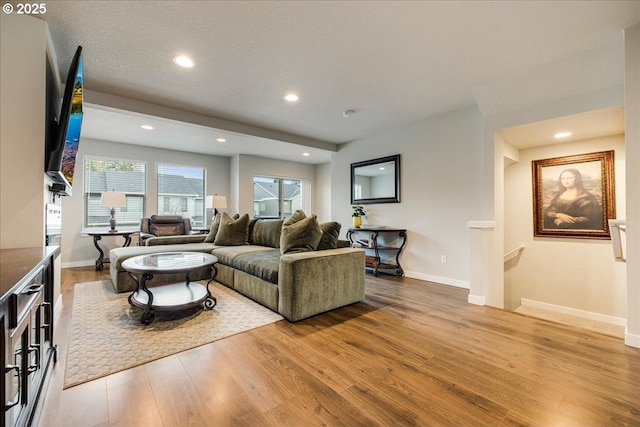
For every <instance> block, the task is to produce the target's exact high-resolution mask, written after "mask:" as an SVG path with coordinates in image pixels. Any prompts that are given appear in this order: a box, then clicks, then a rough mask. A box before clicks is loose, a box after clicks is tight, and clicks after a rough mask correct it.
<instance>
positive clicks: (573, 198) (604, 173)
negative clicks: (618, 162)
mask: <svg viewBox="0 0 640 427" xmlns="http://www.w3.org/2000/svg"><path fill="white" fill-rule="evenodd" d="M531 166H532V173H533V218H534V220H533V222H534V236H535V237H570V238H580V239H610V238H611V234H610V232H609V223H608V220H609V219H614V218H615V217H616V208H615V191H614V172H613V150H611V151H600V152H597V153H589V154H579V155H573V156H564V157H556V158H552V159H544V160H534V161H532V162H531Z"/></svg>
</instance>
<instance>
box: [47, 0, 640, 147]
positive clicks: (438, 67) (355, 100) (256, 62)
mask: <svg viewBox="0 0 640 427" xmlns="http://www.w3.org/2000/svg"><path fill="white" fill-rule="evenodd" d="M42 19H45V20H46V21H47V22H48V25H49V29H50V32H51V35H52V39H53V43H54V46H55V48H56V52H57V59H58V63H59V67H60V70H61V73H63V74H64V73H66V69H67V67H68V64H69V62H70V61H71V56H72V54H73V52H74V50H75V47H76V46H77V45H82V46H83V47H84V55H85V56H84V73H85V85H86V87H87V88H88V89H89V90H92V91H95V92H99V93H105V94H110V95H117V96H119V97H125V98H130V99H135V100H138V101H144V102H146V103H152V104H156V105H161V106H168V107H171V108H173V109H176V110H182V111H188V112H193V113H197V114H199V115H203V116H207V117H214V118H218V119H225V120H228V121H233V122H240V123H244V124H248V125H251V126H255V127H256V128H258V129H268V130H274V131H278V132H281V133H284V134H289V135H295V136H301V137H305V138H309V139H312V140H316V141H324V142H330V143H333V144H340V143H344V142H348V141H351V140H354V139H358V138H362V137H366V136H369V135H372V134H375V133H376V132H379V131H381V130H383V129H388V128H392V127H395V126H399V125H402V124H405V123H410V122H413V121H416V120H420V119H423V118H426V117H429V116H432V115H436V114H439V113H443V112H447V111H451V110H454V109H457V108H461V107H464V106H469V105H473V104H474V103H477V105H478V107H479V108H480V110H481V112H482V113H483V114H485V115H489V114H495V113H498V112H502V111H509V110H513V109H518V108H524V107H527V106H531V105H536V104H540V103H543V102H549V101H553V100H555V99H561V98H563V97H568V96H573V95H575V94H579V93H585V92H591V91H595V90H600V89H605V88H610V87H613V86H617V85H621V84H622V83H623V67H622V64H623V58H624V57H623V29H624V28H627V27H629V26H631V25H633V24H635V23H637V22H640V2H638V1H623V2H617V1H553V2H552V1H549V2H546V1H545V2H537V1H535V2H534V1H513V2H511V1H491V2H487V1H422V2H416V1H412V2H403V1H375V2H368V1H367V2H363V1H304V2H303V1H298V2H296V1H287V2H283V1H265V2H254V1H242V2H240V1H231V2H227V1H82V2H79V1H56V2H48V3H47V13H46V14H45V15H42ZM177 54H188V55H190V56H191V57H192V58H193V60H194V62H195V67H194V68H192V69H188V70H185V69H180V68H179V67H177V66H175V64H173V62H172V58H173V57H174V56H175V55H177ZM289 91H293V92H296V93H297V94H298V95H299V96H300V101H299V102H297V103H296V104H289V103H286V102H285V101H283V99H282V98H283V96H284V94H285V93H286V92H289ZM88 102H91V99H88ZM347 109H352V110H355V113H354V114H353V115H351V117H349V118H344V117H343V116H342V112H343V111H344V110H347ZM97 111H98V113H96V114H101V112H104V110H101V109H98V110H97ZM88 121H89V124H88V126H90V129H89V130H90V131H91V132H92V133H100V128H99V127H97V126H96V127H94V126H93V122H94V121H93V120H91V119H90V118H88ZM104 121H105V117H101V118H100V119H99V120H98V119H96V120H95V122H100V123H103V125H104ZM178 130H179V131H182V132H185V131H188V130H187V129H185V128H183V129H178ZM198 131H200V130H198ZM83 132H84V131H83ZM111 132H112V133H114V132H115V131H113V130H112V131H111ZM156 135H157V134H156ZM112 138H113V139H114V140H118V138H120V140H122V142H131V141H127V140H126V139H127V138H129V137H128V136H127V135H125V134H121V135H114V136H112ZM140 138H144V137H142V136H141V137H140ZM276 139H280V140H283V139H284V140H286V139H287V138H276ZM245 142H246V141H245ZM282 147H283V150H284V151H288V152H290V149H291V147H290V146H289V145H284V146H282ZM175 148H178V149H180V147H175ZM209 148H210V149H213V148H211V146H209ZM225 149H226V150H231V151H233V148H229V146H227V147H226V148H225ZM221 150H222V149H221ZM269 151H271V152H272V157H278V155H277V153H276V152H277V151H278V150H275V151H273V150H269ZM329 151H331V150H329ZM221 152H224V150H222V151H221ZM224 155H227V154H224ZM324 155H325V157H324V158H325V159H326V156H327V153H325V154H324Z"/></svg>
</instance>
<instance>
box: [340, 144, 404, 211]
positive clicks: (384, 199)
mask: <svg viewBox="0 0 640 427" xmlns="http://www.w3.org/2000/svg"><path fill="white" fill-rule="evenodd" d="M387 162H393V164H394V167H395V177H394V179H395V195H394V196H392V197H374V198H370V199H356V198H355V195H354V183H355V178H356V172H355V171H356V168H359V167H362V166H371V165H375V164H377V163H387ZM354 203H359V204H361V205H366V204H373V203H400V154H396V155H394V156H388V157H381V158H379V159H372V160H365V161H363V162H356V163H351V204H354Z"/></svg>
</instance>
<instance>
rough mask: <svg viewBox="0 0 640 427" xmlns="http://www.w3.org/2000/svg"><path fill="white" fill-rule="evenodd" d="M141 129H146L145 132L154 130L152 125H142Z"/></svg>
mask: <svg viewBox="0 0 640 427" xmlns="http://www.w3.org/2000/svg"><path fill="white" fill-rule="evenodd" d="M140 127H141V128H142V129H144V130H152V129H153V126H151V125H142V126H140Z"/></svg>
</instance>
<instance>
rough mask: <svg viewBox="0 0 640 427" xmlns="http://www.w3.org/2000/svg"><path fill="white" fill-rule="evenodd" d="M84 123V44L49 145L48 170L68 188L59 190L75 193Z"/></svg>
mask: <svg viewBox="0 0 640 427" xmlns="http://www.w3.org/2000/svg"><path fill="white" fill-rule="evenodd" d="M81 127H82V46H78V49H77V50H76V53H75V55H74V56H73V60H72V61H71V66H70V67H69V73H68V74H67V81H66V84H65V88H64V96H63V98H62V106H61V108H60V117H59V118H58V123H57V124H56V125H55V126H53V129H52V132H53V137H52V138H51V141H50V145H51V146H50V147H47V150H46V152H47V155H46V157H45V158H46V159H47V165H46V173H47V175H49V176H50V177H51V179H53V180H54V182H56V183H58V184H64V186H65V190H63V191H58V193H62V194H66V195H69V196H70V195H71V188H72V186H73V173H74V171H75V166H76V156H77V154H78V144H79V142H80V129H81Z"/></svg>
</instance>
